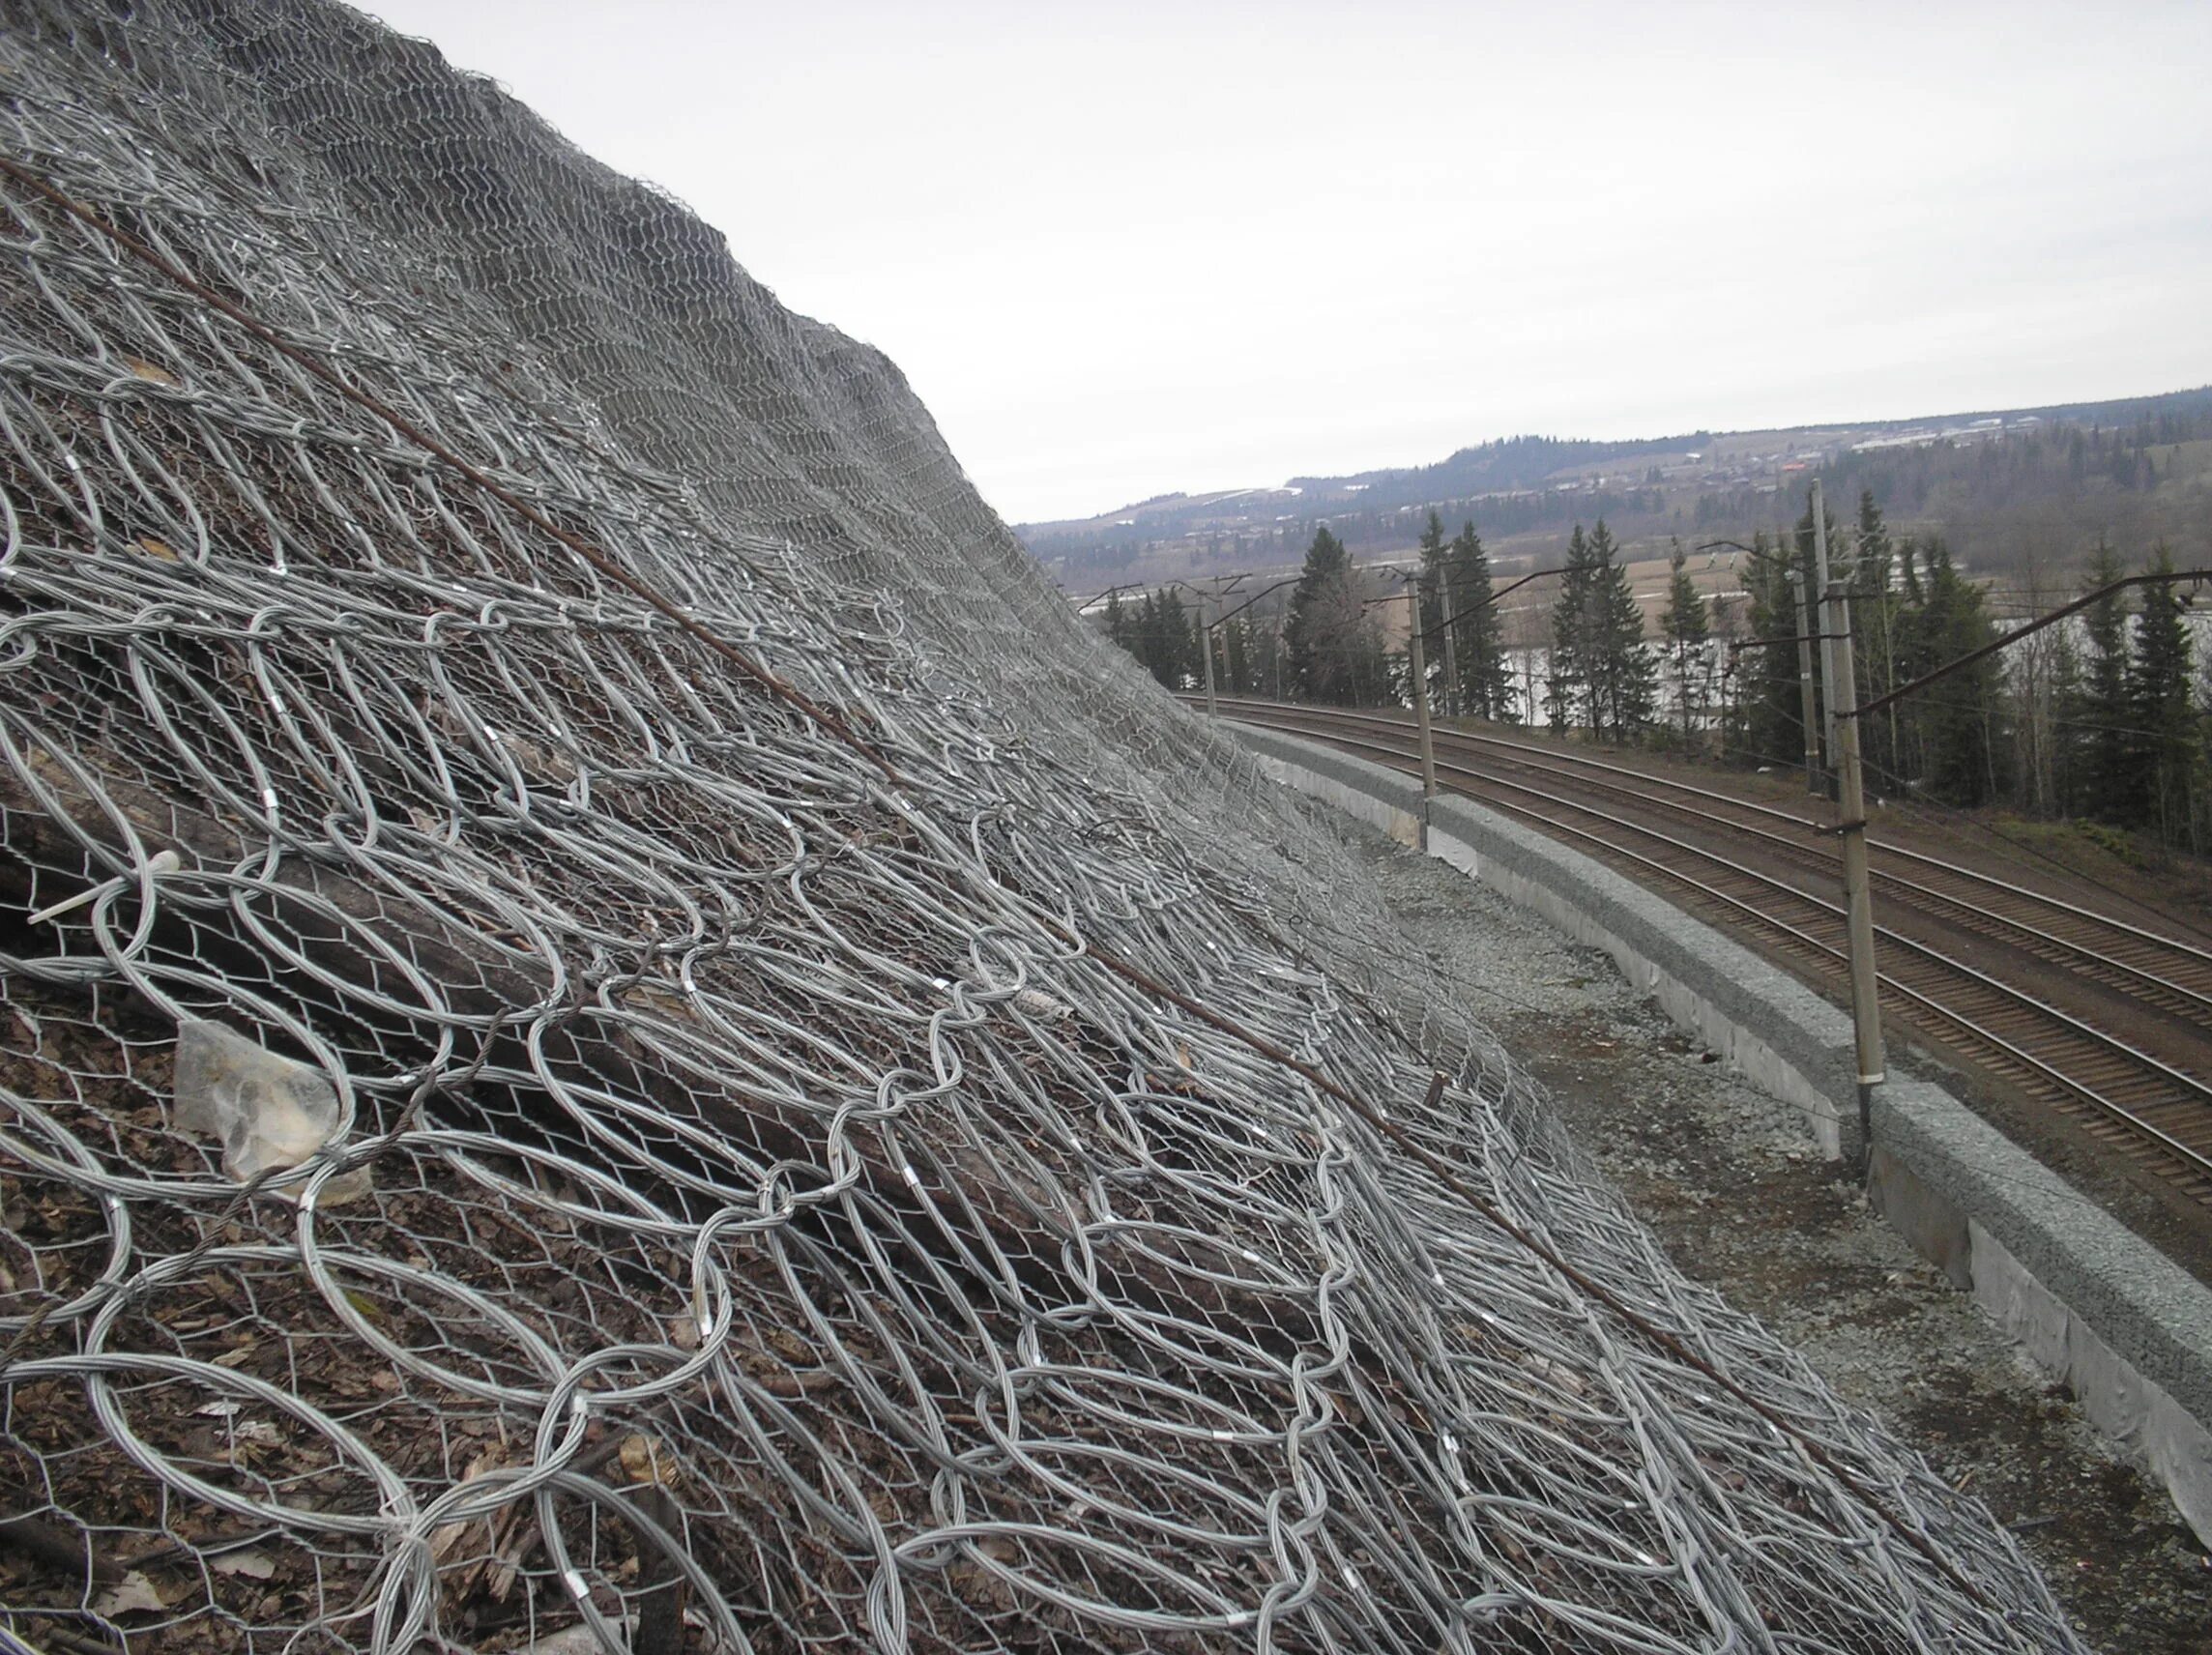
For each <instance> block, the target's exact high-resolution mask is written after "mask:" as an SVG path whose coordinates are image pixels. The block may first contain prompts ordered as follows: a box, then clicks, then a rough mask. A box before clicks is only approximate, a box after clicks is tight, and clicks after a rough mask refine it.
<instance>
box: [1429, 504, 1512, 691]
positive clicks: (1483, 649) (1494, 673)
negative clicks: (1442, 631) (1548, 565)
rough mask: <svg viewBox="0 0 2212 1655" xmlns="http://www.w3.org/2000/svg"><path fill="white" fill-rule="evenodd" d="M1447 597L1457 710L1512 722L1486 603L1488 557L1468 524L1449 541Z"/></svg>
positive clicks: (1491, 605) (1496, 622) (1499, 639)
mask: <svg viewBox="0 0 2212 1655" xmlns="http://www.w3.org/2000/svg"><path fill="white" fill-rule="evenodd" d="M1444 582H1445V587H1446V589H1447V590H1448V591H1449V593H1450V595H1451V613H1452V649H1453V652H1454V653H1456V654H1457V655H1458V657H1459V679H1460V682H1459V686H1458V687H1459V692H1460V705H1461V706H1462V707H1465V708H1466V709H1467V710H1468V711H1470V712H1472V713H1473V714H1474V715H1475V716H1476V717H1477V718H1489V719H1494V720H1498V721H1500V722H1502V721H1506V720H1509V719H1511V718H1512V717H1513V716H1514V705H1513V703H1514V696H1513V674H1512V671H1511V669H1510V668H1509V667H1508V666H1507V665H1506V662H1505V628H1504V624H1503V623H1502V622H1501V621H1500V619H1499V614H1498V606H1497V604H1496V603H1495V602H1493V601H1492V590H1491V584H1490V554H1489V553H1488V552H1486V551H1484V550H1483V549H1482V537H1481V536H1479V535H1477V534H1476V533H1475V532H1474V524H1473V523H1472V521H1470V522H1468V523H1466V524H1463V525H1462V526H1461V528H1460V532H1459V533H1458V534H1457V535H1455V536H1453V537H1452V542H1451V546H1450V549H1449V555H1448V556H1447V557H1446V559H1445V561H1444Z"/></svg>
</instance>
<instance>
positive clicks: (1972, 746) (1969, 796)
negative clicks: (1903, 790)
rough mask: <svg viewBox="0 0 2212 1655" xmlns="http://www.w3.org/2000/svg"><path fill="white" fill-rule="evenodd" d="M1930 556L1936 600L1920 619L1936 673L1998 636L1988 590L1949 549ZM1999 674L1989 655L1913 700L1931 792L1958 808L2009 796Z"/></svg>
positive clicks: (1935, 545) (1937, 545)
mask: <svg viewBox="0 0 2212 1655" xmlns="http://www.w3.org/2000/svg"><path fill="white" fill-rule="evenodd" d="M1927 555H1928V580H1927V597H1928V601H1927V603H1926V605H1925V607H1924V608H1923V610H1922V612H1921V614H1920V617H1919V621H1920V628H1919V641H1920V643H1921V644H1922V646H1923V647H1924V648H1925V650H1926V652H1927V654H1928V661H1929V666H1930V667H1934V666H1938V665H1941V664H1943V663H1944V662H1947V661H1954V660H1957V659H1958V658H1959V657H1960V656H1962V655H1965V654H1969V653H1972V652H1973V651H1975V650H1978V649H1980V648H1981V647H1982V646H1983V645H1985V644H1987V643H1989V642H1991V641H1992V640H1993V639H1994V637H1995V635H1996V630H1995V628H1994V626H1993V625H1992V624H1991V622H1990V618H1989V614H1988V611H1987V609H1986V608H1985V606H1984V600H1983V595H1982V589H1981V588H1980V587H1978V586H1976V585H1975V584H1974V583H1973V582H1972V581H1970V580H1968V579H1966V577H1965V576H1964V575H1962V574H1961V573H1960V572H1959V570H1958V567H1957V566H1956V565H1954V564H1953V563H1952V562H1951V553H1950V550H1949V548H1948V547H1946V546H1945V545H1944V544H1943V542H1942V541H1941V540H1933V541H1931V542H1930V543H1929V545H1928V550H1927ZM1998 671H1999V669H1998V666H1997V662H1996V658H1995V657H1994V655H1992V656H1985V657H1984V658H1983V659H1981V660H1979V661H1977V662H1975V663H1974V664H1973V665H1972V666H1970V667H1967V668H1965V670H1964V671H1961V672H1957V673H1954V674H1953V675H1952V676H1951V677H1949V678H1948V679H1945V680H1944V681H1943V682H1941V683H1938V684H1936V685H1934V686H1933V687H1931V688H1930V689H1929V690H1928V691H1927V692H1926V693H1925V694H1923V695H1920V696H1917V697H1913V698H1911V699H1912V700H1914V701H1916V702H1917V703H1918V706H1919V711H1920V716H1919V718H1918V719H1917V720H1916V722H1917V724H1918V727H1919V730H1920V734H1921V739H1922V741H1923V743H1924V751H1925V755H1926V757H1925V769H1923V770H1922V772H1921V774H1922V779H1924V780H1925V781H1926V783H1927V786H1928V789H1929V791H1930V792H1931V793H1933V794H1935V795H1936V797H1937V798H1942V799H1945V800H1947V801H1948V802H1950V803H1953V804H1965V805H1975V804H1986V803H1988V802H1989V801H1990V800H1991V799H1992V798H1996V797H1997V796H1998V795H1999V794H2000V793H2001V792H2002V791H2003V783H2004V775H2003V773H2002V771H2001V770H2000V769H1999V763H2000V761H1999V757H1998V755H1999V751H2000V748H1999V744H1998V742H1997V740H1996V723H1997V710H1998V703H1999V687H2000V685H1999V681H1998ZM1915 676H1918V675H1917V674H1915Z"/></svg>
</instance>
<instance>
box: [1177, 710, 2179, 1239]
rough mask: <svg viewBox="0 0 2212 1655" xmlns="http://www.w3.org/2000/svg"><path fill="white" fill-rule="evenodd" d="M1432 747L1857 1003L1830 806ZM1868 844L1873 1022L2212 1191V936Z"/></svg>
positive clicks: (1460, 787)
mask: <svg viewBox="0 0 2212 1655" xmlns="http://www.w3.org/2000/svg"><path fill="white" fill-rule="evenodd" d="M1220 707H1221V711H1222V713H1223V714H1224V715H1225V716H1228V717H1233V718H1237V719H1241V720H1244V721H1246V722H1250V723H1254V724H1260V725H1263V726H1266V727H1268V728H1273V729H1278V730H1285V731H1289V732H1292V733H1295V734H1297V735H1302V736H1306V737H1309V738H1311V739H1313V740H1320V741H1324V742H1326V743H1327V744H1329V745H1330V746H1333V747H1337V748H1340V749H1342V750H1345V751H1349V752H1353V753H1356V754H1358V755H1359V756H1360V757H1362V758H1367V759H1371V760H1374V761H1375V762H1377V763H1380V764H1384V765H1388V766H1391V767H1393V768H1395V769H1408V770H1412V769H1417V768H1418V765H1419V749H1418V744H1417V743H1418V738H1417V736H1416V733H1415V731H1414V727H1413V725H1412V720H1411V719H1410V718H1408V717H1405V716H1402V715H1401V716H1392V715H1391V714H1389V713H1386V712H1353V711H1341V710H1337V709H1328V708H1312V707H1296V706H1290V705H1286V704H1283V703H1279V702H1266V701H1252V700H1245V699H1239V698H1228V697H1224V698H1222V700H1221V702H1220ZM1435 752H1436V762H1437V780H1438V785H1439V787H1440V788H1444V789H1448V790H1450V791H1454V792H1459V793H1464V794H1467V795H1469V796H1470V797H1471V798H1475V799H1477V800H1479V801H1480V802H1481V803H1483V804H1485V805H1487V806H1489V807H1490V808H1492V809H1495V810H1498V811H1499V812H1500V813H1502V814H1504V815H1507V816H1510V817H1513V818H1515V819H1517V820H1519V821H1522V822H1525V823H1528V825H1530V826H1531V827H1536V828H1538V829H1539V830H1540V831H1542V832H1544V833H1546V834H1549V835H1551V836H1553V837H1556V838H1557V839H1559V840H1561V841H1563V842H1565V843H1568V844H1571V845H1573V846H1575V847H1576V848H1577V849H1579V850H1582V851H1584V852H1585V853H1586V854H1588V855H1590V856H1593V857H1596V858H1597V859H1599V860H1601V861H1604V862H1606V863H1608V864H1609V865H1611V866H1613V867H1615V868H1616V869H1618V870H1620V871H1621V872H1622V873H1624V874H1626V875H1628V876H1629V877H1631V878H1634V879H1636V880H1638V881H1639V882H1640V883H1642V884H1644V885H1646V886H1651V887H1653V888H1655V889H1658V890H1660V891H1661V892H1663V893H1664V894H1666V895H1668V896H1669V897H1670V898H1671V899H1673V900H1674V901H1675V902H1677V903H1679V904H1680V905H1681V906H1682V907H1684V908H1685V909H1687V910H1689V911H1690V912H1692V913H1695V914H1697V915H1699V916H1700V917H1702V918H1704V919H1706V920H1708V921H1710V922H1712V923H1714V924H1716V925H1717V926H1719V927H1721V928H1722V929H1725V930H1727V931H1728V932H1730V933H1731V934H1732V935H1733V936H1735V937H1736V938H1737V939H1738V940H1739V941H1742V942H1745V943H1747V944H1750V945H1752V946H1754V947H1756V948H1758V949H1760V950H1761V952H1763V953H1765V954H1767V955H1768V956H1769V957H1772V958H1775V959H1777V960H1779V961H1781V962H1782V963H1784V964H1786V965H1787V966H1789V967H1790V969H1792V970H1793V971H1795V972H1796V973H1798V974H1799V975H1800V976H1801V977H1803V978H1804V979H1805V980H1806V981H1807V982H1808V983H1810V984H1811V985H1812V986H1813V987H1814V988H1815V989H1817V990H1819V991H1820V992H1822V993H1825V994H1828V995H1829V996H1830V997H1831V998H1834V999H1838V1000H1848V977H1847V972H1846V961H1845V953H1844V944H1845V934H1844V912H1843V905H1842V901H1841V887H1840V884H1839V875H1838V862H1837V857H1836V851H1835V845H1834V841H1833V839H1832V837H1830V836H1829V834H1830V827H1829V824H1828V822H1827V821H1825V820H1823V816H1824V814H1825V813H1824V812H1822V811H1818V810H1816V811H1793V810H1789V809H1782V808H1777V807H1775V806H1773V805H1769V804H1761V803H1759V802H1756V801H1752V800H1747V799H1744V798H1737V797H1734V796H1732V795H1731V794H1729V793H1727V792H1724V791H1722V790H1719V789H1715V788H1705V787H1700V786H1697V785H1695V784H1693V783H1690V782H1684V781H1680V780H1676V779H1674V778H1671V777H1667V776H1663V775H1657V774H1653V773H1650V772H1648V771H1645V770H1643V769H1635V768H1632V767H1630V766H1626V765H1621V764H1616V763H1612V762H1609V761H1607V760H1604V759H1600V758H1598V757H1595V756H1584V755H1579V754H1573V753H1567V752H1562V751H1560V750H1559V749H1558V748H1557V747H1556V746H1549V745H1544V744H1541V743H1538V742H1534V741H1529V740H1517V739H1515V738H1513V737H1511V736H1505V735H1498V734H1492V733H1488V732H1472V731H1465V730H1456V729H1449V728H1446V727H1443V726H1441V725H1440V726H1439V727H1437V729H1436V732H1435ZM1869 850H1870V854H1871V857H1872V863H1873V877H1874V888H1875V903H1876V915H1877V919H1878V920H1879V921H1880V923H1879V924H1878V925H1877V931H1876V952H1877V959H1878V961H1879V965H1880V973H1879V980H1880V993H1881V1002H1882V1013H1883V1017H1884V1019H1885V1021H1891V1022H1894V1023H1895V1024H1898V1025H1902V1026H1903V1027H1904V1028H1905V1029H1906V1030H1908V1031H1910V1032H1911V1033H1912V1034H1913V1035H1914V1036H1916V1037H1917V1038H1919V1039H1920V1040H1922V1041H1923V1042H1925V1043H1926V1044H1928V1045H1930V1046H1933V1047H1936V1048H1937V1049H1939V1050H1941V1051H1942V1052H1944V1053H1945V1054H1946V1055H1947V1056H1949V1057H1950V1058H1952V1059H1953V1060H1958V1061H1962V1062H1964V1063H1965V1064H1966V1065H1968V1066H1970V1067H1971V1068H1974V1069H1978V1070H1980V1071H1982V1072H1983V1073H1985V1074H1986V1075H1988V1076H1989V1077H1991V1078H1992V1079H1994V1080H1995V1081H1997V1082H1998V1083H2000V1084H2001V1085H2003V1086H2005V1087H2007V1088H2009V1089H2012V1090H2013V1091H2014V1092H2015V1093H2017V1094H2018V1095H2020V1096H2021V1097H2023V1098H2024V1099H2026V1100H2029V1101H2030V1102H2032V1103H2034V1104H2038V1105H2041V1106H2043V1107H2045V1108H2048V1109H2050V1110H2052V1111H2055V1112H2057V1113H2058V1114H2060V1115H2062V1116H2064V1117H2066V1118H2070V1119H2072V1120H2073V1121H2075V1122H2076V1123H2077V1124H2078V1125H2079V1126H2080V1127H2081V1130H2082V1131H2083V1132H2085V1133H2086V1134H2087V1135H2088V1136H2090V1137H2091V1138H2093V1139H2095V1140H2098V1141H2100V1142H2101V1143H2103V1144H2105V1145H2107V1146H2110V1147H2111V1148H2112V1149H2113V1150H2115V1151H2116V1152H2118V1153H2120V1154H2123V1155H2125V1156H2127V1157H2129V1158H2130V1159H2132V1160H2133V1161H2135V1162H2137V1163H2138V1164H2139V1165H2140V1166H2142V1167H2145V1168H2147V1169H2149V1170H2150V1171H2152V1172H2153V1173H2155V1174H2157V1175H2158V1176H2159V1177H2160V1178H2161V1179H2162V1180H2163V1181H2164V1182H2165V1183H2167V1184H2168V1185H2169V1186H2171V1187H2172V1188H2173V1189H2174V1190H2175V1191H2176V1192H2178V1193H2179V1194H2181V1195H2183V1196H2185V1197H2187V1198H2189V1199H2190V1200H2191V1201H2192V1202H2194V1203H2195V1204H2197V1205H2198V1206H2199V1207H2212V946H2207V945H2205V944H2203V943H2201V942H2199V941H2195V940H2192V938H2191V937H2190V935H2189V934H2188V932H2187V930H2186V928H2185V927H2183V926H2180V925H2177V924H2171V923H2162V922H2159V921H2156V920H2153V919H2151V918H2150V916H2147V915H2145V916H2142V917H2141V918H2140V919H2134V918H2129V917H2126V916H2124V915H2119V914H2115V913H2108V912H2102V911H2100V908H2099V907H2096V906H2092V905H2091V904H2090V903H2089V902H2088V901H2086V900H2081V899H2077V898H2076V897H2074V896H2071V895H2068V894H2063V893H2061V892H2060V891H2058V890H2055V889H2052V890H2046V889H2038V888H2036V887H2035V886H2034V885H2033V884H2030V883H2027V882H2024V881H2023V879H2022V878H2021V877H2019V876H2018V875H2017V873H2014V874H2004V873H1995V872H1991V871H1985V870H1983V869H1977V868H1974V867H1971V866H1968V865H1966V863H1965V861H1963V860H1950V859H1945V858H1943V857H1936V856H1932V855H1929V854H1927V853H1926V852H1924V851H1917V850H1913V849H1909V848H1907V847H1906V846H1904V845H1900V844H1897V843H1894V842H1884V841H1883V840H1881V839H1879V838H1873V839H1870V843H1869ZM2114 906H2117V904H2115V905H2114Z"/></svg>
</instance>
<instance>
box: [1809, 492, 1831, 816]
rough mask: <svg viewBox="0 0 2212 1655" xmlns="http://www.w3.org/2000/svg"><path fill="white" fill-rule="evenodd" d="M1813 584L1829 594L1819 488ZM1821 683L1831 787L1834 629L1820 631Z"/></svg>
mask: <svg viewBox="0 0 2212 1655" xmlns="http://www.w3.org/2000/svg"><path fill="white" fill-rule="evenodd" d="M1813 580H1814V584H1815V589H1816V590H1817V591H1819V592H1821V593H1823V594H1824V593H1826V591H1827V590H1828V509H1827V505H1826V503H1825V502H1824V501H1822V500H1821V498H1820V485H1819V483H1817V482H1816V483H1815V484H1813ZM1820 682H1822V683H1823V684H1825V685H1826V686H1827V693H1826V694H1824V695H1823V696H1822V697H1821V698H1820V738H1821V745H1820V750H1821V751H1822V752H1823V753H1825V754H1827V755H1828V768H1829V770H1830V776H1829V780H1830V783H1831V784H1833V782H1834V779H1835V778H1834V774H1833V772H1834V770H1835V769H1836V644H1835V639H1834V637H1833V636H1832V633H1831V628H1829V627H1828V626H1826V625H1823V626H1821V628H1820Z"/></svg>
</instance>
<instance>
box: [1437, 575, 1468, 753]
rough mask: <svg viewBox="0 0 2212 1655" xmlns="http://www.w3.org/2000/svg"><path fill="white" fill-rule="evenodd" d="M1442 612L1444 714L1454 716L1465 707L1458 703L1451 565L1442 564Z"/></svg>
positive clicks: (1457, 654)
mask: <svg viewBox="0 0 2212 1655" xmlns="http://www.w3.org/2000/svg"><path fill="white" fill-rule="evenodd" d="M1437 587H1438V592H1439V595H1441V599H1442V603H1443V612H1444V716H1445V717H1447V718H1451V717H1456V716H1458V715H1459V714H1461V713H1463V712H1465V711H1467V709H1465V708H1464V707H1462V706H1461V705H1460V704H1459V645H1458V644H1457V643H1456V642H1455V641H1454V640H1453V638H1452V632H1453V631H1454V629H1455V628H1454V622H1455V620H1456V619H1457V618H1456V617H1455V616H1454V615H1453V614H1452V590H1451V565H1450V564H1448V563H1447V564H1446V565H1444V578H1443V579H1442V580H1441V581H1439V582H1438V583H1437Z"/></svg>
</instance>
